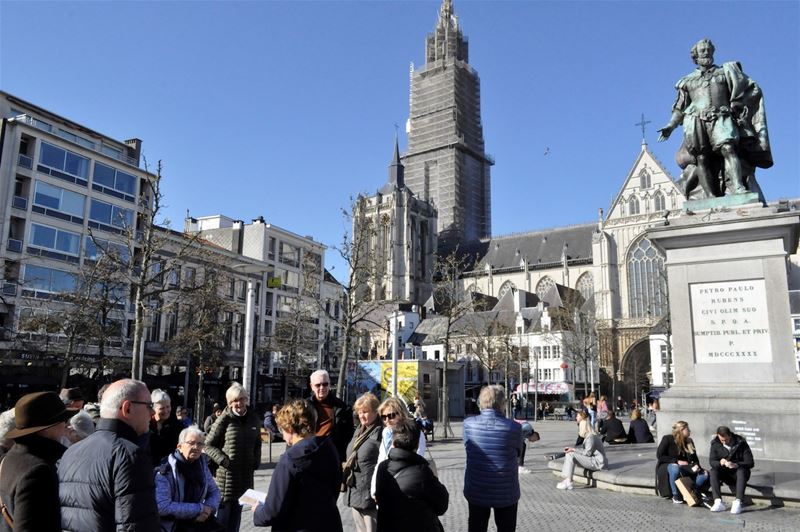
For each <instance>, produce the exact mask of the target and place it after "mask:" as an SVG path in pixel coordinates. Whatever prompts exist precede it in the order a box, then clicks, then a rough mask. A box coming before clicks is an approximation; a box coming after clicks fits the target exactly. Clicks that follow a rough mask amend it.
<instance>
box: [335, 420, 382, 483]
mask: <svg viewBox="0 0 800 532" xmlns="http://www.w3.org/2000/svg"><path fill="white" fill-rule="evenodd" d="M378 428H379V427H378V426H377V425H373V426H371V427H370V428H369V430H367V431H364V434H362V435H361V436H359V437H358V438H356V441H355V443H353V450H352V451H350V456H348V457H347V461H346V462H345V463H344V464H342V485H341V486H340V487H339V491H340V492H342V493H344V492H345V491H347V488H352V487H354V486H355V485H356V474H355V471H356V463H357V462H358V449H359V448H360V447H361V445H362V444H363V443H364V442H365V441H367V440H368V439H369V437H370V436H372V434H373V433H374V432H375V430H376V429H378Z"/></svg>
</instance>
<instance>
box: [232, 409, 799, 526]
mask: <svg viewBox="0 0 800 532" xmlns="http://www.w3.org/2000/svg"><path fill="white" fill-rule="evenodd" d="M453 430H454V431H455V433H456V435H457V436H458V437H459V439H450V440H448V441H446V442H440V441H437V442H433V443H431V445H430V449H431V453H432V454H433V457H434V459H435V460H436V464H437V466H438V468H439V475H440V479H441V480H442V482H443V483H444V484H445V485H446V486H447V489H448V490H449V492H450V507H449V508H448V510H447V513H445V515H444V516H442V518H441V521H442V524H443V525H444V528H445V530H447V531H448V532H463V531H466V530H467V502H466V500H465V499H464V496H463V495H462V489H463V485H464V464H465V456H464V446H463V444H462V443H461V440H460V437H461V423H454V424H453ZM536 430H537V431H538V432H539V433H540V434H541V435H542V441H540V442H538V443H536V444H534V445H533V446H529V448H528V451H527V454H526V456H525V464H526V467H527V469H529V470H530V471H531V472H530V473H529V474H524V475H521V476H520V488H521V491H522V497H521V498H520V502H519V511H518V519H517V530H519V531H520V532H523V531H533V530H535V531H537V532H538V531H550V530H552V531H567V530H570V531H572V530H575V531H594V530H596V531H598V532H607V531H608V530H616V531H627V530H630V531H634V530H636V531H651V530H653V531H655V530H663V531H669V532H674V531H675V530H715V531H717V530H733V529H743V530H770V531H783V530H786V531H796V530H798V528H800V509H798V508H770V507H767V506H749V507H746V508H745V509H744V512H743V513H742V514H741V515H738V516H736V515H731V514H730V513H728V512H724V513H718V514H712V513H711V512H709V511H708V510H706V509H705V508H688V507H686V505H675V504H672V502H670V501H669V500H666V499H662V498H661V497H657V496H655V495H634V494H630V493H619V492H614V491H609V490H605V489H598V488H589V487H580V486H579V485H576V488H575V489H574V490H572V491H559V490H557V489H556V488H555V485H556V482H558V478H557V477H556V476H555V475H553V473H552V471H550V470H549V469H547V461H546V460H545V458H544V455H545V454H547V453H549V452H553V451H559V450H561V449H562V448H563V447H564V446H565V445H571V444H572V443H574V440H575V437H576V435H577V427H576V426H575V424H574V423H572V422H566V421H545V422H540V423H537V424H536ZM263 451H264V452H263V455H262V456H263V457H264V459H265V461H266V460H267V459H268V456H269V454H268V453H269V451H268V447H267V446H266V445H265V446H264V450H263ZM272 451H273V461H275V462H277V460H278V457H279V453H281V452H282V451H283V445H282V444H281V445H274V446H273V449H272ZM653 465H654V467H655V455H654V456H653ZM704 465H707V464H704ZM271 475H272V467H266V468H264V469H260V470H259V471H257V472H256V489H259V490H263V491H267V489H268V487H269V479H270V477H271ZM725 493H726V492H725V491H724V490H723V494H725ZM723 496H725V495H723ZM730 500H731V497H726V501H727V502H728V503H730ZM340 509H341V514H342V522H343V523H344V530H345V531H346V532H353V531H355V527H354V526H353V520H352V518H351V517H350V509H349V508H347V507H345V506H344V505H342V504H341V503H340ZM241 530H243V531H255V530H260V529H258V528H256V527H254V526H253V524H252V518H251V517H250V514H248V513H245V514H244V515H243V516H242V529H241ZM261 530H263V529H261ZM489 530H490V531H493V530H495V527H494V524H493V523H490V525H489Z"/></svg>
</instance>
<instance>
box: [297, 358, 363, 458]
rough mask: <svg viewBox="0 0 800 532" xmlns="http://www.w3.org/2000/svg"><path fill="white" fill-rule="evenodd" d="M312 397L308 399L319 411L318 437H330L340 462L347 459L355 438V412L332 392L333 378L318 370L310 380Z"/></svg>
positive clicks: (322, 370)
mask: <svg viewBox="0 0 800 532" xmlns="http://www.w3.org/2000/svg"><path fill="white" fill-rule="evenodd" d="M309 387H310V388H311V397H310V398H309V399H308V400H309V401H310V402H311V405H312V406H313V407H314V409H315V410H316V411H317V430H316V433H315V435H316V436H321V437H324V436H330V437H331V439H332V440H333V445H334V447H336V450H337V451H338V453H339V459H340V461H342V462H344V461H345V460H346V459H347V444H348V443H350V439H351V438H352V437H353V432H354V431H355V428H354V426H353V410H352V409H351V408H350V407H348V406H347V405H346V404H345V403H344V401H342V400H341V399H339V398H338V397H336V395H334V394H333V392H332V391H331V377H330V375H328V372H327V371H325V370H324V369H318V370H317V371H315V372H314V373H312V374H311V377H310V378H309Z"/></svg>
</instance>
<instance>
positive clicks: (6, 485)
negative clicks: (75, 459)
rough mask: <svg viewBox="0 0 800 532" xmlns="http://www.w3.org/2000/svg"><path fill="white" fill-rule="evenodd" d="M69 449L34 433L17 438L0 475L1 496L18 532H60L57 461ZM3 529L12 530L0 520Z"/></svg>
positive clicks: (5, 458)
mask: <svg viewBox="0 0 800 532" xmlns="http://www.w3.org/2000/svg"><path fill="white" fill-rule="evenodd" d="M66 450H67V448H66V447H64V446H63V445H61V444H60V443H58V442H57V441H54V440H50V439H47V438H43V437H41V436H38V435H37V434H31V435H29V436H24V437H21V438H17V439H16V445H14V446H13V447H12V448H11V450H10V451H8V453H7V454H6V455H5V457H4V458H3V462H2V466H0V467H2V471H1V472H0V496H2V498H3V502H4V503H5V504H6V506H7V507H8V510H9V513H11V516H12V518H13V519H14V530H15V531H20V530H22V531H26V530H30V531H31V532H49V531H51V530H52V531H58V530H61V511H60V508H61V507H60V505H59V502H58V472H57V471H56V462H57V461H58V460H59V459H60V458H61V455H63V454H64V451H66ZM0 530H2V531H3V532H5V531H10V530H11V528H9V526H8V524H6V521H5V519H2V518H0Z"/></svg>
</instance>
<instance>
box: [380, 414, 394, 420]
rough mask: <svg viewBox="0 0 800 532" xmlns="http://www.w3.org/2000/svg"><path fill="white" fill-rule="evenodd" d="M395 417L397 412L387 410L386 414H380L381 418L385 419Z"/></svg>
mask: <svg viewBox="0 0 800 532" xmlns="http://www.w3.org/2000/svg"><path fill="white" fill-rule="evenodd" d="M396 417H397V412H387V413H386V414H381V419H382V420H384V421H386V420H387V419H394V418H396Z"/></svg>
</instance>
